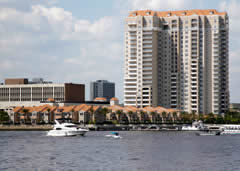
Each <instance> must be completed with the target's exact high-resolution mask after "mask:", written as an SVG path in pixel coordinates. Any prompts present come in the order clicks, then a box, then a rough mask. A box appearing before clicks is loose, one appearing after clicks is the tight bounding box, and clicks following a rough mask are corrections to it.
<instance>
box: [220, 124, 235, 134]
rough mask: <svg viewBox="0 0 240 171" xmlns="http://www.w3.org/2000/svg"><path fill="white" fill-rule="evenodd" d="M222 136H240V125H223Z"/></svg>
mask: <svg viewBox="0 0 240 171" xmlns="http://www.w3.org/2000/svg"><path fill="white" fill-rule="evenodd" d="M220 130H221V135H240V125H223V126H222V127H221V128H220Z"/></svg>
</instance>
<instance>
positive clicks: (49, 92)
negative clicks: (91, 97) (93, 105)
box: [0, 79, 85, 110]
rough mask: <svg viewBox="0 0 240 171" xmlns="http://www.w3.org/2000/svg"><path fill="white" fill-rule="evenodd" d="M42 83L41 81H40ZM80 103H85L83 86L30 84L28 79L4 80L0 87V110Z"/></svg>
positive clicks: (48, 83)
mask: <svg viewBox="0 0 240 171" xmlns="http://www.w3.org/2000/svg"><path fill="white" fill-rule="evenodd" d="M42 81H43V80H42ZM48 99H52V101H56V102H68V103H80V102H84V101H85V85H84V84H72V83H64V84H52V83H50V82H47V83H44V82H43V83H36V82H34V83H30V82H29V81H28V79H6V80H5V85H0V109H4V110H6V109H12V108H13V107H15V106H36V105H40V104H41V103H42V102H44V101H48Z"/></svg>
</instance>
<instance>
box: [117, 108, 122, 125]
mask: <svg viewBox="0 0 240 171" xmlns="http://www.w3.org/2000/svg"><path fill="white" fill-rule="evenodd" d="M116 114H117V119H118V122H119V123H120V122H121V116H122V114H123V111H122V110H117V112H116Z"/></svg>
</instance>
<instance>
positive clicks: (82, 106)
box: [74, 104, 94, 112]
mask: <svg viewBox="0 0 240 171" xmlns="http://www.w3.org/2000/svg"><path fill="white" fill-rule="evenodd" d="M91 107H92V106H89V105H86V104H80V105H78V106H76V108H74V110H75V111H84V112H87V111H89V110H90V109H91ZM93 110H94V108H93Z"/></svg>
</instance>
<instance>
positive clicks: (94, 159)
mask: <svg viewBox="0 0 240 171" xmlns="http://www.w3.org/2000/svg"><path fill="white" fill-rule="evenodd" d="M106 134H108V132H104V131H102V132H101V131H99V132H88V134H87V135H86V136H85V137H47V136H46V132H43V131H39V132H30V131H27V132H14V131H13V132H12V131H10V132H0V170H21V171H22V170H41V171H42V170H84V171H85V170H87V171H88V170H89V171H91V170H104V171H105V170H127V171H128V170H131V171H134V170H148V171H149V170H154V171H155V170H239V169H240V136H195V133H193V132H131V131H129V132H120V134H121V136H122V137H123V138H122V139H112V138H106V137H104V135H106Z"/></svg>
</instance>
